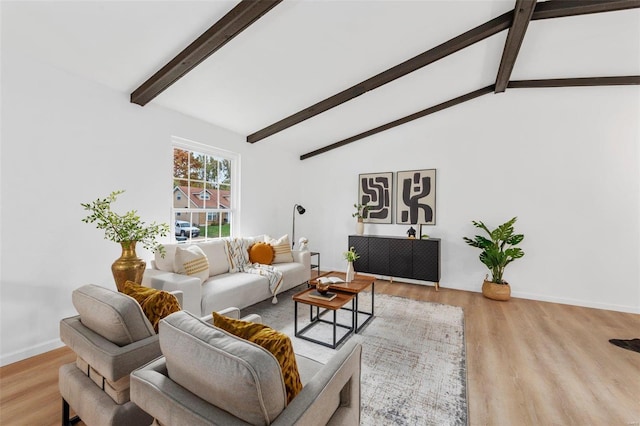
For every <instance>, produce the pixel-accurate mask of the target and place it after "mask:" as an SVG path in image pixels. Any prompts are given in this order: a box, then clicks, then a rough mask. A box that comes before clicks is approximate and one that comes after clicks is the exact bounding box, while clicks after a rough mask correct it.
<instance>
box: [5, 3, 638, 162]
mask: <svg viewBox="0 0 640 426" xmlns="http://www.w3.org/2000/svg"><path fill="white" fill-rule="evenodd" d="M253 3H256V4H255V5H253V4H252V5H250V6H251V7H249V8H246V9H247V10H248V12H247V11H246V10H245V11H243V13H246V14H247V15H246V16H249V18H246V16H245V17H244V18H246V22H240V23H238V22H239V21H242V19H243V17H242V16H240V19H237V18H238V16H236V15H237V14H238V4H239V2H238V1H207V2H204V1H195V2H189V1H179V2H178V1H175V2H166V1H159V2H155V1H141V2H133V1H132V2H108V1H104V2H101V1H97V2H93V1H92V2H58V1H53V2H15V3H13V2H3V5H2V7H3V10H6V9H9V10H11V12H12V16H17V17H18V19H13V20H11V22H10V23H9V26H10V27H11V28H9V29H5V30H6V31H5V30H3V35H5V34H11V35H12V36H20V37H23V39H24V40H23V44H24V46H25V49H26V50H28V51H30V52H32V53H34V54H36V55H38V56H41V57H43V58H44V59H45V60H47V61H49V62H51V63H53V64H54V65H55V66H58V67H60V68H63V69H66V70H68V71H70V72H72V73H74V74H77V75H80V76H82V77H84V78H88V79H90V80H93V81H97V82H99V83H101V84H105V85H107V86H109V87H111V88H113V89H115V90H117V91H120V92H122V93H126V94H127V96H128V95H129V94H130V93H133V95H132V99H134V98H136V96H135V95H136V89H139V88H140V86H141V85H143V83H144V82H145V81H146V80H147V79H148V78H149V77H151V76H152V75H153V74H154V73H156V72H157V71H158V70H160V69H161V68H162V67H163V66H165V65H166V64H167V63H169V62H170V61H171V59H173V58H174V57H176V55H178V54H179V53H180V52H181V51H182V50H183V49H185V48H186V47H187V46H189V44H190V43H192V42H193V41H194V40H196V39H197V38H198V37H199V36H200V35H201V34H203V33H204V32H205V31H207V29H209V28H211V27H212V25H214V24H215V23H216V22H218V21H220V20H222V23H223V24H224V23H229V22H231V24H230V25H227V26H226V27H225V28H226V29H225V30H224V31H223V32H222V38H223V39H224V38H227V37H228V31H230V28H232V27H233V25H235V24H237V25H236V26H237V27H238V30H242V31H239V33H238V34H237V36H235V37H234V38H232V39H230V40H228V41H226V44H225V43H220V45H221V47H219V48H218V49H217V50H216V51H215V53H213V54H212V55H211V56H209V57H208V58H206V59H204V60H203V61H202V62H201V63H199V64H198V65H197V66H196V67H195V68H193V69H192V70H191V71H189V72H188V73H186V74H185V75H184V76H183V77H181V78H180V79H178V80H177V81H175V82H174V83H173V84H172V85H170V86H169V87H168V88H167V89H166V90H164V91H161V93H160V94H159V95H158V96H157V97H155V98H153V97H152V98H150V99H145V100H144V102H139V103H141V104H144V103H146V102H150V103H151V104H156V105H161V106H164V107H167V108H170V109H173V110H176V111H179V112H181V113H184V114H188V115H191V116H194V117H197V118H200V119H202V120H205V121H208V122H211V123H214V124H217V125H220V126H222V127H225V128H228V129H231V130H233V131H236V132H238V133H240V134H242V135H245V136H247V137H248V140H249V141H251V142H255V143H260V144H263V143H273V144H278V145H284V146H287V147H288V148H289V149H291V150H292V151H293V152H296V153H298V154H299V155H300V156H301V157H302V158H308V157H310V156H313V155H315V154H316V153H320V152H324V151H325V150H327V149H330V148H332V147H335V146H339V145H341V144H344V143H345V142H350V141H351V140H362V139H361V136H366V135H367V134H369V133H371V131H372V129H378V130H384V129H385V128H387V127H391V125H393V124H394V122H395V124H401V123H403V122H405V121H407V120H408V119H410V118H415V117H416V116H419V117H424V116H425V115H427V114H429V113H433V112H437V111H438V110H440V109H442V108H445V107H448V106H450V105H451V104H456V103H458V102H461V101H465V100H467V99H472V98H473V97H475V96H481V95H486V96H505V97H508V96H509V92H510V91H512V90H518V89H515V88H510V87H533V86H538V85H543V86H544V85H550V84H551V85H564V84H572V85H580V84H639V83H640V77H639V76H640V9H638V7H640V1H638V0H614V1H589V2H580V1H549V2H538V4H537V5H535V4H534V3H535V2H533V1H525V0H517V1H516V0H509V1H502V0H487V1H484V0H478V1H432V0H423V1H398V0H382V1H379V0H365V1H321V0H284V1H282V2H277V1H276V2H266V3H272V4H266V3H265V6H264V9H263V10H258V12H257V13H255V15H256V16H255V18H256V19H250V18H251V17H250V15H251V14H252V11H251V10H250V9H252V8H253V9H254V10H255V9H259V8H260V6H258V5H257V4H258V3H259V2H253ZM585 5H588V6H589V7H590V8H592V10H586V11H587V12H594V11H595V12H601V11H602V10H608V9H624V10H617V11H608V12H603V13H589V14H582V12H584V11H585V9H584V8H583V9H582V10H581V11H580V10H579V9H580V7H583V6H585ZM534 9H535V10H534ZM563 10H564V11H567V13H568V14H569V15H573V14H574V13H575V12H576V10H577V11H578V12H579V13H580V14H578V15H576V16H565V17H549V16H545V15H544V14H545V11H546V13H549V11H551V13H552V16H558V15H562V14H563V12H562V11H563ZM558 11H560V12H558ZM234 13H235V14H236V15H234V16H231V15H230V14H234ZM553 14H555V15H553ZM230 16H231V18H233V19H231V18H230ZM258 17H259V18H258ZM545 18H549V19H545ZM530 19H531V21H529V20H530ZM225 20H226V21H225ZM485 23H487V24H485ZM514 23H515V24H514ZM221 25H222V24H219V27H220V26H221ZM214 29H215V28H212V30H214ZM471 37H476V38H475V39H472V38H471ZM476 39H477V40H478V41H476ZM217 40H218V41H219V40H220V38H218V39H217ZM215 41H216V39H215V38H214V39H212V41H211V42H215ZM425 52H426V53H425ZM412 58H415V59H412ZM403 63H404V64H403ZM501 63H502V66H501ZM401 64H403V65H401ZM412 69H415V71H413V72H410V73H406V75H403V74H405V71H408V70H412ZM511 69H512V71H511ZM398 72H399V73H398ZM397 75H400V77H399V78H395V77H396V76H397ZM374 76H377V77H376V78H374V79H371V77H374ZM621 76H624V77H625V78H622V79H620V78H617V79H601V78H600V77H621ZM579 78H596V79H590V80H578V79H579ZM369 79H370V80H369ZM539 79H569V80H563V81H560V82H557V81H556V82H552V83H549V82H547V83H540V82H531V81H529V80H539ZM367 80H369V81H368V82H367ZM522 80H526V81H528V82H526V83H517V82H516V81H522ZM387 81H388V82H387ZM509 81H511V83H508V82H509ZM380 83H386V84H380ZM378 86H379V87H378ZM496 86H497V87H496ZM370 89H374V90H370ZM505 89H506V93H501V92H502V91H504V90H505ZM539 90H544V89H539ZM575 90H580V89H575ZM496 92H498V94H493V93H496ZM341 93H342V94H341ZM337 94H341V95H339V96H338V97H337V98H334V99H337V102H331V97H332V96H334V95H337ZM355 95H357V96H355ZM350 98H353V99H350ZM134 100H136V99H134ZM345 100H346V101H345ZM342 101H345V102H343V103H341V102H342ZM469 102H473V100H470V101H469ZM334 104H335V105H336V106H335V107H333V105H334ZM314 105H315V106H314ZM312 106H313V107H312ZM323 106H324V107H327V106H328V107H332V108H330V109H327V110H326V111H324V112H322V113H319V114H317V115H315V112H317V111H318V109H320V110H322V109H324V108H321V107H323ZM310 107H312V108H310ZM310 110H313V111H314V112H313V113H312V114H305V111H306V112H309V111H310ZM296 113H300V114H302V115H305V116H308V117H309V118H308V119H305V120H304V121H300V120H296V119H295V117H296ZM416 113H417V114H416ZM298 115H299V114H298ZM292 116H293V117H292ZM287 117H289V118H288V119H287ZM407 117H408V118H407ZM303 118H304V117H303ZM283 119H284V120H283ZM418 119H421V120H425V119H428V118H418ZM283 121H284V122H285V123H286V122H287V121H288V124H292V123H294V124H295V123H296V122H297V124H295V125H293V126H291V127H288V128H287V127H286V126H281V128H283V130H281V131H279V132H276V133H273V134H270V133H271V132H269V131H268V129H269V128H270V127H269V126H272V125H273V124H274V123H278V122H283ZM298 121H299V122H298ZM389 123H391V124H389ZM264 129H267V130H264ZM276 130H280V129H279V128H278V129H276ZM358 135H361V136H358ZM341 141H342V142H341Z"/></svg>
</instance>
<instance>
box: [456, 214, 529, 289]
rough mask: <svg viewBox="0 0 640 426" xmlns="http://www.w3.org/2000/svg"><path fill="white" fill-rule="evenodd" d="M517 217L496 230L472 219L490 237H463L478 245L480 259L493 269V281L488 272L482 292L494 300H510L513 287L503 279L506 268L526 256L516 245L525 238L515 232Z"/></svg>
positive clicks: (468, 241)
mask: <svg viewBox="0 0 640 426" xmlns="http://www.w3.org/2000/svg"><path fill="white" fill-rule="evenodd" d="M516 219H517V217H514V218H513V219H511V220H509V221H507V222H505V223H503V224H502V225H500V226H498V227H497V228H496V229H494V230H492V231H491V230H489V228H487V226H486V225H485V224H484V223H482V222H476V221H472V223H473V226H475V227H476V228H480V229H482V230H483V231H485V232H486V233H487V234H488V236H489V238H486V237H484V236H482V235H476V236H475V237H474V239H471V238H467V237H463V239H464V241H465V242H466V243H467V244H469V245H470V246H472V247H477V248H479V249H480V250H482V252H481V253H480V261H481V262H482V263H483V264H484V265H485V266H486V267H487V268H489V271H491V281H489V280H488V278H489V275H488V274H487V276H486V278H485V280H484V283H483V284H482V294H483V295H484V296H485V297H487V298H489V299H493V300H509V298H510V297H511V287H510V286H509V283H508V282H506V281H505V280H504V279H503V275H504V269H505V268H506V266H507V265H508V264H509V263H511V262H513V261H514V260H516V259H519V258H521V257H522V256H524V252H523V251H522V249H521V248H519V247H515V246H516V245H517V244H519V243H520V242H522V240H523V239H524V235H523V234H515V233H514V230H513V224H514V223H515V222H516Z"/></svg>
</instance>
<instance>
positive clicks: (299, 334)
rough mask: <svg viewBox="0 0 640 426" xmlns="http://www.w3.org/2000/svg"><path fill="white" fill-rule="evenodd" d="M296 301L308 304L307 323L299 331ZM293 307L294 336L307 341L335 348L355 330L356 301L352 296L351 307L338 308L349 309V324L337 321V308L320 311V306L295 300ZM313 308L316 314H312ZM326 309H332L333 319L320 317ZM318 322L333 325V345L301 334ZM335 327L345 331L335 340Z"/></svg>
mask: <svg viewBox="0 0 640 426" xmlns="http://www.w3.org/2000/svg"><path fill="white" fill-rule="evenodd" d="M298 303H303V304H305V305H309V321H310V322H309V324H307V325H306V326H304V327H303V328H302V329H301V330H300V331H298ZM293 306H294V308H293V311H294V312H293V318H294V320H293V331H294V334H295V336H296V337H298V338H299V339H304V340H307V341H309V342H313V343H317V344H318V345H322V346H326V347H328V348H331V349H335V348H337V347H338V346H340V345H341V344H342V342H344V341H345V340H346V339H347V338H348V337H349V336H351V333H353V331H354V330H355V324H356V314H355V312H357V302H356V298H355V297H354V298H353V299H351V309H348V308H344V307H343V308H340V309H346V310H348V311H351V326H348V325H345V324H340V323H338V321H337V315H338V310H337V309H326V308H323V310H322V311H320V309H321V307H320V306H316V305H311V304H308V303H305V302H298V301H297V300H296V301H294V305H293ZM313 308H316V315H315V316H314V315H313ZM328 311H333V321H327V320H325V319H322V318H321V316H322V315H324V314H326V313H327V312H328ZM320 323H324V324H329V325H333V345H332V344H330V343H326V342H323V341H322V340H317V339H314V338H312V337H308V336H305V335H303V333H305V332H306V331H307V330H309V329H310V328H312V327H315V326H316V325H318V324H320ZM363 325H364V324H363ZM337 327H342V328H346V329H347V332H346V333H345V335H344V336H342V337H341V338H340V340H338V341H336V338H337Z"/></svg>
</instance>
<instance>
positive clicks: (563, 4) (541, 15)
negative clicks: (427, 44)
mask: <svg viewBox="0 0 640 426" xmlns="http://www.w3.org/2000/svg"><path fill="white" fill-rule="evenodd" d="M639 7H640V0H552V1H546V2H542V3H537V4H536V6H535V11H534V12H533V15H532V17H531V19H532V20H538V19H549V18H560V17H564V16H576V15H584V14H588V13H602V12H612V11H616V10H625V9H634V8H639ZM513 15H514V12H513V11H511V12H507V13H505V14H503V15H500V16H499V17H497V18H494V19H492V20H491V21H488V22H486V23H484V24H482V25H480V26H478V27H476V28H474V29H472V30H469V31H467V32H466V33H464V34H461V35H459V36H458V37H455V38H452V39H451V40H449V41H447V42H445V43H443V44H441V45H439V46H437V47H434V48H433V49H431V50H428V51H426V52H423V53H421V54H420V55H418V56H415V57H413V58H411V59H409V60H407V61H405V62H403V63H401V64H399V65H396V66H395V67H393V68H389V69H388V70H386V71H384V72H382V73H380V74H378V75H376V76H373V77H371V78H369V79H368V80H365V81H363V82H361V83H358V84H356V85H355V86H352V87H350V88H348V89H346V90H343V91H342V92H340V93H338V94H336V95H333V96H331V97H329V98H327V99H325V100H323V101H320V102H318V103H316V104H315V105H312V106H310V107H308V108H305V109H303V110H301V111H298V112H297V113H295V114H292V115H290V116H289V117H286V118H284V119H282V120H280V121H278V122H276V123H273V124H271V125H269V126H267V127H265V128H263V129H261V130H258V131H257V132H254V133H252V134H250V135H249V136H247V142H250V143H255V142H258V141H259V140H262V139H264V138H266V137H269V136H271V135H273V134H275V133H278V132H281V131H282V130H285V129H288V128H289V127H291V126H294V125H296V124H298V123H301V122H302V121H305V120H307V119H309V118H311V117H314V116H316V115H318V114H320V113H323V112H325V111H327V110H329V109H331V108H334V107H336V106H338V105H341V104H343V103H345V102H347V101H349V100H351V99H353V98H356V97H358V96H360V95H362V94H363V93H366V92H368V91H370V90H373V89H376V88H378V87H380V86H382V85H384V84H386V83H389V82H391V81H393V80H395V79H397V78H400V77H402V76H405V75H407V74H409V73H410V72H413V71H415V70H417V69H420V68H422V67H424V66H426V65H429V64H430V63H433V62H435V61H437V60H439V59H442V58H444V57H446V56H448V55H451V54H452V53H455V52H457V51H459V50H461V49H463V48H465V47H468V46H470V45H472V44H474V43H476V42H478V41H480V40H484V39H485V38H487V37H490V36H492V35H494V34H496V33H498V32H500V31H503V30H505V29H507V28H509V27H510V26H511V20H512V18H513Z"/></svg>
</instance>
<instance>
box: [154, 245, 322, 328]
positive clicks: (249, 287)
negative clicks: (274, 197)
mask: <svg viewBox="0 0 640 426" xmlns="http://www.w3.org/2000/svg"><path fill="white" fill-rule="evenodd" d="M247 239H248V240H250V244H248V245H247V247H248V246H250V245H251V244H252V243H254V242H257V241H264V237H263V236H258V237H250V238H247ZM193 244H195V245H197V246H198V247H200V249H202V251H203V252H204V254H205V255H206V256H207V259H208V262H209V277H208V278H207V279H205V281H204V282H202V283H201V282H200V279H198V278H195V277H190V276H187V275H180V274H177V273H175V270H174V258H175V253H176V247H178V246H185V244H166V245H165V249H166V254H165V257H164V258H162V257H161V256H160V255H159V254H156V257H155V260H154V261H153V262H151V266H152V268H153V269H147V270H146V271H145V273H144V277H143V281H142V284H143V285H146V286H148V287H154V288H158V289H161V290H166V291H175V290H181V291H183V293H184V294H183V305H182V306H183V309H184V310H186V311H189V312H191V313H193V314H194V315H196V316H204V315H209V314H211V312H213V311H219V310H220V309H224V308H227V307H229V306H236V307H238V308H244V307H247V306H250V305H253V304H254V303H258V302H260V301H262V300H265V299H268V298H271V297H272V294H271V291H270V290H269V281H268V279H267V278H266V277H263V276H260V275H255V274H249V273H245V272H229V262H228V259H227V252H226V250H225V245H226V244H225V241H224V239H216V240H210V241H207V242H199V243H193ZM292 258H293V262H287V263H277V264H274V265H272V266H274V267H275V268H276V269H278V270H279V271H281V272H282V274H283V279H282V284H281V286H280V288H279V290H278V292H279V293H281V292H283V291H285V290H288V289H290V288H292V287H295V286H297V285H299V284H302V283H305V282H307V281H309V279H310V278H311V270H310V264H311V261H310V256H309V252H308V251H304V252H301V251H297V250H293V251H292Z"/></svg>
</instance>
